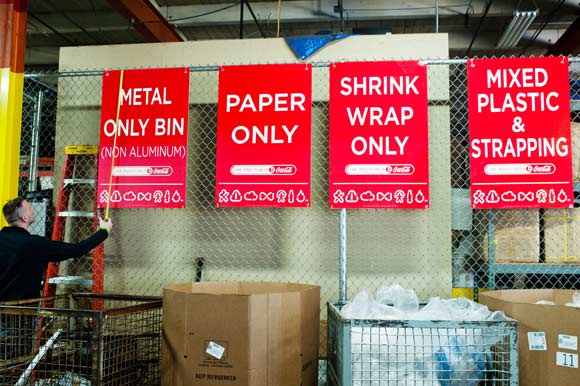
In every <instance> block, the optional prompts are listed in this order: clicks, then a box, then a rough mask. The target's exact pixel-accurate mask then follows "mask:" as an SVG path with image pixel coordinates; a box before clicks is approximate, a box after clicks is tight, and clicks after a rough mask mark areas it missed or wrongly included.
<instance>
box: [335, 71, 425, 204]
mask: <svg viewBox="0 0 580 386" xmlns="http://www.w3.org/2000/svg"><path fill="white" fill-rule="evenodd" d="M428 134H429V127H428V122H427V69H426V66H425V65H422V64H420V63H418V62H416V61H414V62H412V61H401V62H364V63H333V64H331V66H330V146H329V147H330V176H329V177H330V192H329V202H330V207H331V208H405V209H414V208H428V207H429V156H428V141H429V138H428Z"/></svg>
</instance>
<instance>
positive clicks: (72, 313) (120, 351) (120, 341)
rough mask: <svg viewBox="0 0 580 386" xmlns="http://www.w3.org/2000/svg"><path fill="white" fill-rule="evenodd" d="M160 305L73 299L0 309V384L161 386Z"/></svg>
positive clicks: (131, 299) (121, 298) (139, 299)
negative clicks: (159, 385)
mask: <svg viewBox="0 0 580 386" xmlns="http://www.w3.org/2000/svg"><path fill="white" fill-rule="evenodd" d="M161 311H162V300H161V299H160V298H157V297H143V296H126V295H92V294H71V295H66V296H65V295H60V296H56V297H54V298H44V299H34V300H25V301H19V302H11V303H4V304H2V305H0V320H1V327H0V385H3V386H4V385H19V386H21V385H55V386H63V385H79V386H88V385H91V386H96V385H119V386H120V385H158V384H159V383H160V347H161V328H162V324H161Z"/></svg>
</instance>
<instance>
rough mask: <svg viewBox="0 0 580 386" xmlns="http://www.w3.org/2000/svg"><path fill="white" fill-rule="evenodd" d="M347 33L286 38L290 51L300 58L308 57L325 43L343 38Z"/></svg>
mask: <svg viewBox="0 0 580 386" xmlns="http://www.w3.org/2000/svg"><path fill="white" fill-rule="evenodd" d="M348 36H350V35H349V34H331V35H314V36H300V37H291V38H286V42H287V43H288V45H289V46H290V48H292V51H294V53H295V54H296V55H297V56H298V57H299V58H300V59H302V60H304V59H307V58H309V57H310V56H311V55H312V54H314V53H315V52H316V51H318V50H319V49H321V48H322V47H324V46H325V45H326V44H328V43H330V42H333V41H335V40H339V39H343V38H346V37H348Z"/></svg>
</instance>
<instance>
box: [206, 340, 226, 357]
mask: <svg viewBox="0 0 580 386" xmlns="http://www.w3.org/2000/svg"><path fill="white" fill-rule="evenodd" d="M224 351H226V349H225V348H224V347H222V346H220V345H219V344H217V343H215V342H209V344H208V345H207V349H206V350H205V352H206V353H208V354H209V355H211V356H212V357H214V358H216V359H222V355H224Z"/></svg>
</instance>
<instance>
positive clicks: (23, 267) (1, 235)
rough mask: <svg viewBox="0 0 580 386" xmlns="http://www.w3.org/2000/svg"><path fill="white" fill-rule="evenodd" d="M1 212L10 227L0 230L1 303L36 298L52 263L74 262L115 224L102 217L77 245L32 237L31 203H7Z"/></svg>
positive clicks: (19, 201) (98, 241)
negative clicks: (29, 228)
mask: <svg viewBox="0 0 580 386" xmlns="http://www.w3.org/2000/svg"><path fill="white" fill-rule="evenodd" d="M2 213H3V214H4V217H5V218H6V221H7V222H8V224H9V226H6V227H4V228H2V230H1V231H0V302H4V301H9V300H23V299H32V298H37V297H39V295H40V290H41V287H42V277H43V274H44V272H45V270H46V266H47V264H48V263H49V262H58V261H63V260H68V259H75V258H78V257H81V256H84V255H85V254H87V253H88V252H89V251H90V250H91V249H93V248H95V247H96V246H97V245H99V244H100V243H102V242H103V241H105V239H106V238H107V236H108V235H109V233H110V231H111V228H112V227H113V224H112V222H111V220H110V219H107V220H106V221H104V220H103V219H101V218H99V226H100V229H99V230H98V231H97V232H96V233H94V234H93V235H92V236H90V237H89V238H88V239H86V240H83V241H81V242H79V243H77V244H71V243H65V242H62V241H54V240H50V239H48V238H46V237H41V236H36V235H31V234H30V233H28V227H29V226H30V224H32V223H33V222H34V211H33V209H32V207H31V205H30V203H29V202H28V201H26V200H25V199H23V198H20V197H19V198H15V199H14V200H10V201H8V202H7V203H6V204H5V205H4V207H3V208H2Z"/></svg>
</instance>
